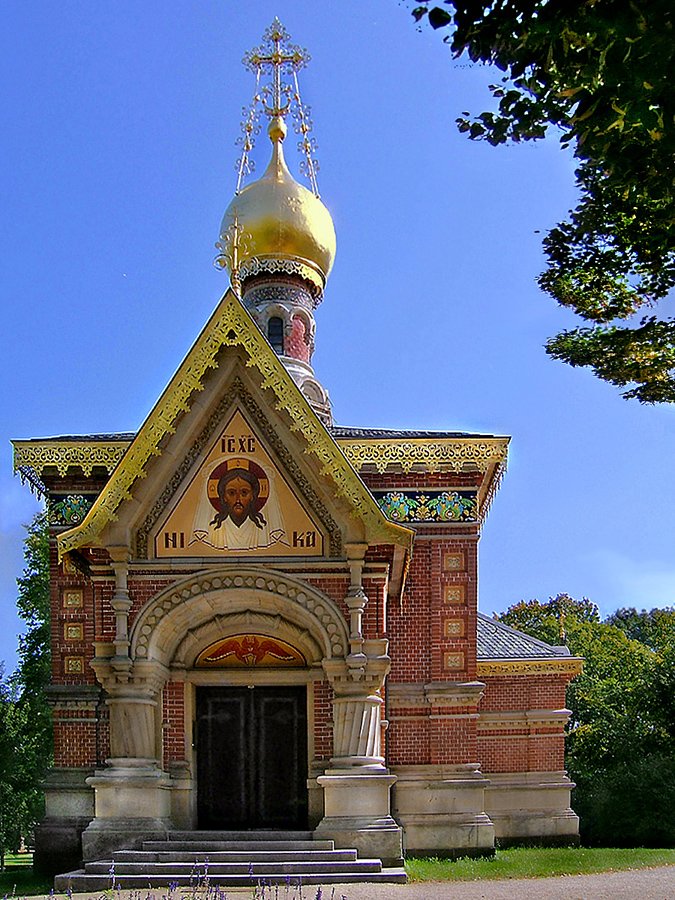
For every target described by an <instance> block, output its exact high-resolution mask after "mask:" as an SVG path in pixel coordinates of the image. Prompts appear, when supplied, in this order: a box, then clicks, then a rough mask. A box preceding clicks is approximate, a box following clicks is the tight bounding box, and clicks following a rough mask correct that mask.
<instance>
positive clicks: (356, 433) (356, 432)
mask: <svg viewBox="0 0 675 900" xmlns="http://www.w3.org/2000/svg"><path fill="white" fill-rule="evenodd" d="M328 431H329V432H330V433H331V434H332V435H333V437H334V438H337V439H338V440H339V439H340V438H343V439H345V440H349V439H352V440H358V439H360V438H363V439H366V440H367V439H368V438H375V439H377V438H379V439H382V440H387V439H393V440H396V439H399V438H402V439H404V440H419V439H424V438H427V439H431V440H442V439H443V438H467V437H468V438H471V437H474V438H494V437H499V435H495V434H483V433H481V434H477V433H475V432H471V431H421V430H419V429H409V430H408V429H400V428H357V427H352V426H348V425H331V426H330V427H329V428H328ZM135 437H136V432H135V431H121V432H117V433H114V434H63V435H55V436H53V437H41V438H35V439H34V440H39V441H45V442H48V441H54V442H56V441H61V442H73V443H77V442H79V441H81V442H95V441H101V442H102V443H105V442H107V441H110V442H112V441H129V442H131V441H133V439H134V438H135Z"/></svg>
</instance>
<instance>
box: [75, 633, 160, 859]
mask: <svg viewBox="0 0 675 900" xmlns="http://www.w3.org/2000/svg"><path fill="white" fill-rule="evenodd" d="M118 636H119V632H118ZM121 646H122V642H118V641H116V642H115V650H116V651H117V650H118V648H121ZM127 647H128V643H127ZM92 666H93V668H94V670H95V672H96V676H97V678H98V680H99V681H100V683H101V684H102V685H103V687H104V689H105V691H106V694H107V700H106V703H107V705H108V707H109V708H110V757H109V758H108V759H107V760H106V768H105V769H100V770H97V771H96V772H95V773H94V775H93V776H92V777H90V778H88V779H87V783H88V784H89V785H90V786H91V787H93V789H94V798H95V799H94V806H95V818H94V820H93V821H92V822H91V824H90V825H89V827H88V828H87V829H86V831H85V832H84V833H83V835H82V852H83V857H84V859H85V861H87V860H93V859H100V858H101V857H105V856H108V855H109V854H110V853H112V852H113V851H114V850H118V849H121V848H133V847H136V846H139V845H140V844H141V842H142V841H144V840H153V839H155V840H158V839H161V838H163V837H165V836H166V832H167V830H168V828H169V827H170V825H171V821H170V809H171V779H170V778H169V776H168V775H167V774H166V773H165V772H163V771H162V769H161V767H160V761H159V758H158V756H159V747H158V724H159V723H158V713H159V709H158V700H159V695H160V692H161V689H162V686H163V685H164V683H165V681H166V679H167V676H168V670H167V669H166V668H165V667H164V666H163V665H161V664H160V663H158V662H153V661H150V660H137V661H136V662H132V660H131V659H130V658H129V656H128V655H127V656H126V657H124V656H122V654H121V653H115V655H114V656H110V657H96V658H95V659H94V660H93V661H92Z"/></svg>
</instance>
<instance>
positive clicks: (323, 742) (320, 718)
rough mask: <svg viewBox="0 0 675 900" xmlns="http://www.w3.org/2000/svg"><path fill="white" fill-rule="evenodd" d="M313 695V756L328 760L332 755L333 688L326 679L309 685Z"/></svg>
mask: <svg viewBox="0 0 675 900" xmlns="http://www.w3.org/2000/svg"><path fill="white" fill-rule="evenodd" d="M309 689H310V691H312V689H313V695H314V758H315V759H317V760H326V761H328V760H329V759H330V758H331V756H332V755H333V722H332V719H333V689H332V688H331V686H330V685H329V684H328V682H327V681H315V682H314V683H313V685H310V688H309Z"/></svg>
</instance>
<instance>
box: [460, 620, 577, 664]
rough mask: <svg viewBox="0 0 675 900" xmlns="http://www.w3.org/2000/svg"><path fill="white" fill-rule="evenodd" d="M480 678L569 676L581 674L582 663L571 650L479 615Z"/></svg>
mask: <svg viewBox="0 0 675 900" xmlns="http://www.w3.org/2000/svg"><path fill="white" fill-rule="evenodd" d="M477 624H478V629H477V630H478V636H477V648H476V649H477V657H478V675H479V677H480V676H489V675H519V674H523V675H525V674H527V675H533V674H569V675H577V674H578V673H579V672H580V671H581V667H582V664H583V660H582V659H580V658H579V657H576V656H572V655H571V654H570V651H569V648H568V647H564V646H554V645H552V644H547V643H545V642H544V641H540V640H538V639H537V638H535V637H532V636H531V635H529V634H524V633H523V632H522V631H517V630H516V629H515V628H511V627H510V626H509V625H505V624H504V623H503V622H499V621H498V620H497V619H493V618H491V617H490V616H486V615H484V614H483V613H478V623H477Z"/></svg>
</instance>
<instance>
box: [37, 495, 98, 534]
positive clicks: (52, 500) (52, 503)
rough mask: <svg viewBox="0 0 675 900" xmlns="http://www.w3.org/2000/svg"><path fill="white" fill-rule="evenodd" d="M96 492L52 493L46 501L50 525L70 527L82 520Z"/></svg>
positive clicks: (95, 496) (92, 502) (90, 506)
mask: <svg viewBox="0 0 675 900" xmlns="http://www.w3.org/2000/svg"><path fill="white" fill-rule="evenodd" d="M97 496H98V494H52V495H51V496H50V497H49V499H48V501H47V517H48V519H49V524H50V525H57V526H58V525H65V526H67V527H72V526H73V525H79V524H80V522H83V521H84V519H85V516H86V515H87V513H88V512H89V510H90V509H91V508H92V506H93V505H94V500H95V499H96V498H97Z"/></svg>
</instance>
